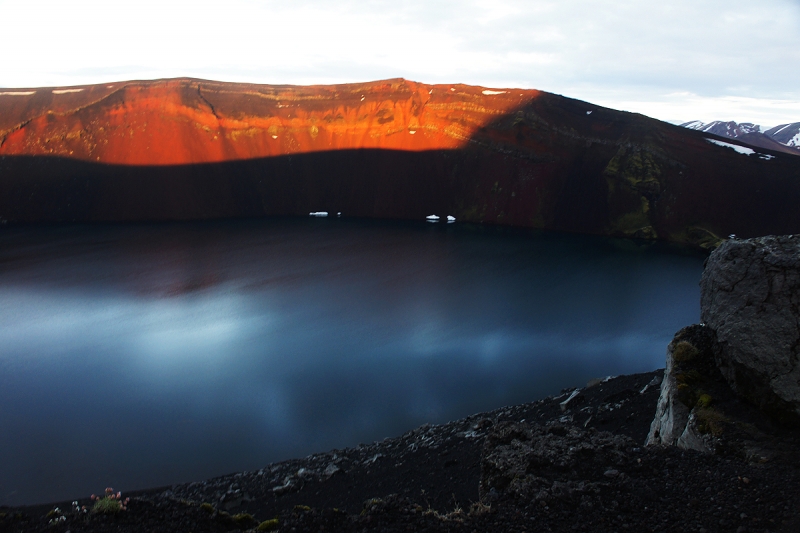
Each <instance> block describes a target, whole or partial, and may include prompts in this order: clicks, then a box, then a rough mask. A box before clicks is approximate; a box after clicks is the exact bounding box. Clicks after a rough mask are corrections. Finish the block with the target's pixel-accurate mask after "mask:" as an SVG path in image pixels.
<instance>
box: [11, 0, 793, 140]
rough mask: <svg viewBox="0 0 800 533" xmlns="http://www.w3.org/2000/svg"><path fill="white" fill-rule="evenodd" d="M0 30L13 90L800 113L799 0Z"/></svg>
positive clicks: (398, 1)
mask: <svg viewBox="0 0 800 533" xmlns="http://www.w3.org/2000/svg"><path fill="white" fill-rule="evenodd" d="M0 35H2V43H3V49H2V53H0V87H6V88H11V87H38V86H64V85H79V84H86V83H100V82H107V81H120V80H128V79H152V78H164V77H177V76H192V77H198V78H206V79H215V80H222V81H248V82H255V83H292V84H310V83H345V82H354V81H369V80H376V79H384V78H394V77H404V78H408V79H412V80H416V81H421V82H426V83H469V84H475V85H483V86H487V87H522V88H536V89H542V90H545V91H550V92H555V93H559V94H563V95H566V96H570V97H574V98H580V99H582V100H588V101H590V102H593V103H597V104H600V105H604V106H607V107H612V108H616V109H624V110H627V111H636V112H640V113H644V114H646V115H650V116H652V117H655V118H659V119H662V120H670V121H678V120H692V119H699V120H703V121H710V120H714V119H720V120H736V121H738V122H755V123H760V124H762V125H763V126H773V125H777V124H779V123H785V122H798V121H800V0H759V1H758V2H756V1H753V0H663V1H661V2H653V1H648V0H553V1H551V0H392V1H383V0H371V1H369V0H368V1H359V2H356V1H347V0H338V1H322V0H284V1H257V0H225V1H217V2H211V1H206V0H193V1H189V2H183V1H173V0H139V1H135V2H134V1H128V0H120V1H116V0H97V1H95V0H75V1H70V0H41V1H38V0H0Z"/></svg>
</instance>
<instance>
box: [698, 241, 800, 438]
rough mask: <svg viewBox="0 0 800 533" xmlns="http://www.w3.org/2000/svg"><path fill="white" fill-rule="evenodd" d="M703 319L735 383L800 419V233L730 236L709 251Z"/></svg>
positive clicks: (767, 407) (780, 415) (785, 417)
mask: <svg viewBox="0 0 800 533" xmlns="http://www.w3.org/2000/svg"><path fill="white" fill-rule="evenodd" d="M700 288H701V297H700V316H701V320H702V321H703V322H704V323H705V324H706V325H707V326H708V327H710V328H711V329H712V330H713V331H715V332H716V339H717V342H718V346H719V349H718V350H715V352H716V353H715V356H716V359H717V361H716V363H717V366H718V368H719V370H720V371H721V373H722V375H723V376H724V377H725V379H726V381H727V382H728V383H729V384H730V386H731V388H732V389H734V390H735V391H736V392H737V393H739V394H740V395H741V396H743V397H744V398H745V399H747V400H748V401H750V402H752V403H753V404H755V405H756V406H758V407H759V408H760V409H762V410H763V411H765V412H767V413H769V414H771V415H773V416H774V417H776V418H777V419H779V420H781V421H783V422H786V423H791V424H796V423H797V422H798V421H800V364H798V360H799V359H800V236H798V235H788V236H778V237H773V236H768V237H759V238H755V239H747V240H729V241H727V242H725V243H724V244H723V245H722V246H720V247H719V248H717V249H716V250H715V251H714V252H713V253H712V254H711V256H710V257H709V258H708V260H707V263H706V266H705V269H704V271H703V275H702V279H701V281H700Z"/></svg>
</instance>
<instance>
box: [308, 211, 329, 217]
mask: <svg viewBox="0 0 800 533" xmlns="http://www.w3.org/2000/svg"><path fill="white" fill-rule="evenodd" d="M308 216H310V217H326V216H328V212H327V211H312V212H311V213H309V214H308Z"/></svg>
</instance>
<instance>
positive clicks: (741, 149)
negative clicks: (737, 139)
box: [705, 137, 775, 161]
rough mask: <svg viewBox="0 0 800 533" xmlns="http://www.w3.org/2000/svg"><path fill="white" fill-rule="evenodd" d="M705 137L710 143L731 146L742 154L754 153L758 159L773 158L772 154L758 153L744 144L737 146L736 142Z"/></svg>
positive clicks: (766, 159) (767, 159)
mask: <svg viewBox="0 0 800 533" xmlns="http://www.w3.org/2000/svg"><path fill="white" fill-rule="evenodd" d="M705 139H706V140H707V141H708V142H710V143H712V144H716V145H717V146H722V147H724V148H733V149H734V150H736V151H737V152H738V153H740V154H744V155H753V154H756V156H758V158H759V159H764V160H765V161H769V160H770V159H775V156H774V155H769V154H760V153H758V152H756V151H755V150H753V149H752V148H746V147H744V146H739V145H738V144H731V143H726V142H722V141H717V140H716V139H709V138H707V137H706V138H705Z"/></svg>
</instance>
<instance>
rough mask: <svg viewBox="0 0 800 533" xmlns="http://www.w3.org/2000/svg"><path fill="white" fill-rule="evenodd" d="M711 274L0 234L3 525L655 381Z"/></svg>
mask: <svg viewBox="0 0 800 533" xmlns="http://www.w3.org/2000/svg"><path fill="white" fill-rule="evenodd" d="M703 259H704V258H703V256H701V255H699V254H697V253H691V252H686V251H683V250H681V249H680V248H676V247H671V246H666V245H661V244H656V245H650V246H642V245H641V244H638V245H637V244H636V243H633V242H632V241H621V240H613V239H606V238H597V237H586V236H579V235H568V234H555V233H544V232H532V231H523V230H513V229H503V228H496V227H483V226H471V225H462V224H450V225H448V224H443V223H437V224H426V223H424V222H421V223H400V222H380V221H377V222H376V221H359V220H348V219H296V218H295V219H267V220H246V221H221V222H203V223H174V224H147V225H111V226H81V225H75V226H63V227H35V228H9V229H5V230H3V231H2V232H0V324H2V325H1V326H0V505H4V504H5V505H17V504H23V503H41V502H47V501H54V500H61V499H72V498H77V497H86V496H87V495H89V494H91V493H93V492H98V491H102V490H103V488H104V487H106V486H113V487H114V488H115V489H120V490H122V491H127V490H132V489H137V488H145V487H149V486H159V485H165V484H170V483H175V482H182V481H192V480H199V479H203V478H207V477H211V476H216V475H221V474H225V473H230V472H233V471H238V470H253V469H258V468H261V467H263V466H265V465H266V464H267V463H269V462H271V461H275V460H281V459H287V458H292V457H300V456H305V455H307V454H309V453H313V452H318V451H326V450H328V449H332V448H341V447H346V446H353V445H356V444H358V443H359V442H372V441H374V440H379V439H382V438H384V437H387V436H395V435H399V434H401V433H402V432H404V431H406V430H409V429H412V428H414V427H416V426H418V425H420V424H423V423H425V422H431V423H442V422H446V421H449V420H453V419H456V418H459V417H463V416H466V415H468V414H471V413H474V412H478V411H483V410H489V409H494V408H497V407H501V406H504V405H509V404H515V403H521V402H526V401H532V400H535V399H538V398H540V397H543V396H546V395H549V394H552V393H556V392H558V391H559V390H560V389H561V388H563V387H568V386H581V385H584V384H585V383H586V381H587V380H589V379H591V378H594V377H600V376H606V375H616V374H622V373H633V372H643V371H648V370H652V369H655V368H660V367H663V365H664V356H665V350H666V345H667V343H668V342H669V341H670V339H671V338H672V335H673V334H674V333H675V331H677V330H678V329H680V328H681V327H683V326H685V325H688V324H691V323H694V322H697V321H698V319H699V287H698V281H699V279H700V274H701V271H702V262H703Z"/></svg>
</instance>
